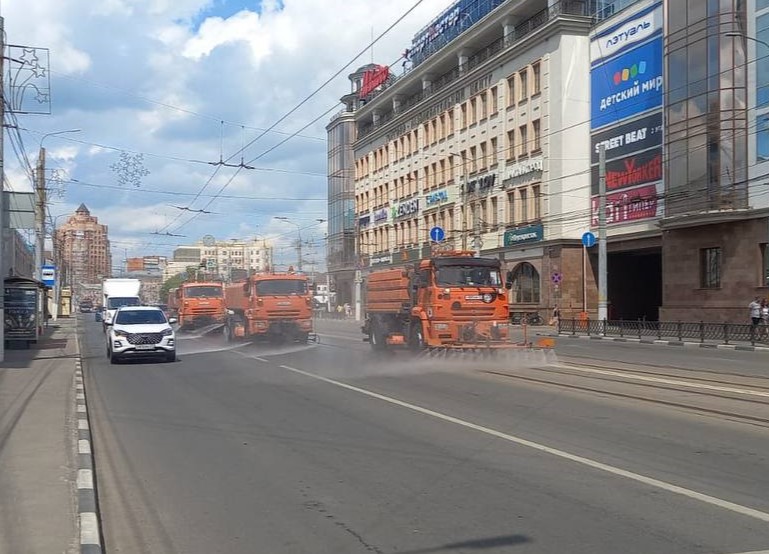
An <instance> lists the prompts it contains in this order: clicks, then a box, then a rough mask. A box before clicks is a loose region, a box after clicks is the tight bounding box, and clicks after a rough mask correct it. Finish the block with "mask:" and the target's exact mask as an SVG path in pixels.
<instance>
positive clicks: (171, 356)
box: [166, 350, 176, 363]
mask: <svg viewBox="0 0 769 554" xmlns="http://www.w3.org/2000/svg"><path fill="white" fill-rule="evenodd" d="M175 361H176V350H171V352H166V362H167V363H173V362H175Z"/></svg>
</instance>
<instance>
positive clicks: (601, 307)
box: [598, 144, 608, 321]
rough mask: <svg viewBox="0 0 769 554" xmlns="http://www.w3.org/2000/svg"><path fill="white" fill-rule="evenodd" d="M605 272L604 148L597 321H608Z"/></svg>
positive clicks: (600, 161)
mask: <svg viewBox="0 0 769 554" xmlns="http://www.w3.org/2000/svg"><path fill="white" fill-rule="evenodd" d="M606 278H607V272H606V146H605V145H604V144H601V145H600V147H599V149H598V320H599V321H604V320H605V319H608V309H607V307H608V303H607V298H606V296H607V292H606V291H607V283H606Z"/></svg>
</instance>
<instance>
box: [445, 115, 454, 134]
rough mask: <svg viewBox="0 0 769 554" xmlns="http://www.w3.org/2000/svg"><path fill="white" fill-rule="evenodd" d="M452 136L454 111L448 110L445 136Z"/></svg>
mask: <svg viewBox="0 0 769 554" xmlns="http://www.w3.org/2000/svg"><path fill="white" fill-rule="evenodd" d="M452 134H454V110H449V111H448V113H447V117H446V136H451V135H452Z"/></svg>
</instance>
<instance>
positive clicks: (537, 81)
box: [531, 62, 542, 95]
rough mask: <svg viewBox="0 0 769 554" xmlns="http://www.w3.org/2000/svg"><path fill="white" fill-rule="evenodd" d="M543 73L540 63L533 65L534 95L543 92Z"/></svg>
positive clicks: (532, 91) (532, 84) (532, 85)
mask: <svg viewBox="0 0 769 554" xmlns="http://www.w3.org/2000/svg"><path fill="white" fill-rule="evenodd" d="M541 71H542V70H541V66H540V63H539V62H534V63H533V64H531V80H532V83H531V87H532V90H531V94H532V95H534V94H539V93H540V90H541V88H540V87H541V86H542V81H541V79H542V78H541V76H540V73H541Z"/></svg>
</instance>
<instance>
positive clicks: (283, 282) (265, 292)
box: [256, 279, 307, 296]
mask: <svg viewBox="0 0 769 554" xmlns="http://www.w3.org/2000/svg"><path fill="white" fill-rule="evenodd" d="M256 294H257V295H259V296H270V295H281V294H307V281H302V280H300V279H270V280H268V281H257V283H256Z"/></svg>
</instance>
